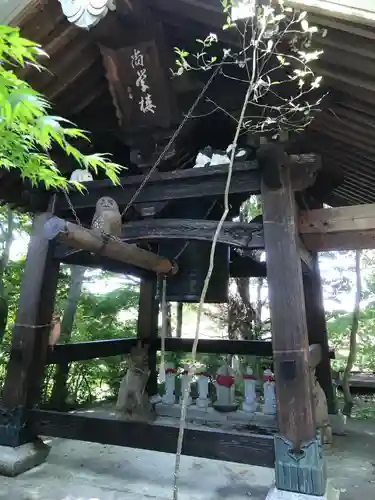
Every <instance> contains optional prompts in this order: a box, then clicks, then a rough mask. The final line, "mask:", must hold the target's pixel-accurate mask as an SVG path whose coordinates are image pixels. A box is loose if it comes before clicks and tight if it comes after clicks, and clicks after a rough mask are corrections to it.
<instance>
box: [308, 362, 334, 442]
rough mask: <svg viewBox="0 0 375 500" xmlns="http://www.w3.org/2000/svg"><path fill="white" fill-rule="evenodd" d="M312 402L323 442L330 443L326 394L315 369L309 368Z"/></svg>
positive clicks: (330, 433)
mask: <svg viewBox="0 0 375 500" xmlns="http://www.w3.org/2000/svg"><path fill="white" fill-rule="evenodd" d="M310 376H311V385H312V394H313V404H314V409H315V423H316V428H317V429H319V430H320V432H321V436H322V443H323V444H331V443H332V428H331V423H330V420H329V416H328V406H327V398H326V395H325V393H324V391H323V389H322V387H321V385H320V384H319V382H318V380H317V378H316V376H315V369H312V368H310Z"/></svg>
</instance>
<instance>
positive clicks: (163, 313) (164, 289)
mask: <svg viewBox="0 0 375 500" xmlns="http://www.w3.org/2000/svg"><path fill="white" fill-rule="evenodd" d="M167 328H168V308H167V278H166V276H163V282H162V292H161V349H160V369H159V380H160V382H161V383H162V384H163V383H164V382H165V338H166V336H167Z"/></svg>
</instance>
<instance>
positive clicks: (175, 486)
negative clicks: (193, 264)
mask: <svg viewBox="0 0 375 500" xmlns="http://www.w3.org/2000/svg"><path fill="white" fill-rule="evenodd" d="M251 93H252V85H251V84H250V85H249V87H248V89H247V92H246V96H245V99H244V103H243V106H242V110H241V115H240V118H239V120H238V125H237V129H236V133H235V136H234V139H233V143H232V150H231V155H230V163H229V165H228V175H227V181H226V184H225V191H224V211H223V214H222V216H221V219H220V221H219V222H218V225H217V227H216V231H215V234H214V237H213V240H212V246H211V252H210V263H209V267H208V271H207V275H206V278H205V281H204V285H203V289H202V293H201V297H200V301H199V307H198V312H197V322H196V328H195V337H194V342H193V348H192V351H191V360H192V363H191V365H190V366H189V373H188V377H189V383H188V384H186V387H185V390H184V394H183V399H182V406H181V417H180V427H179V432H178V439H177V451H176V461H175V470H174V484H173V500H178V479H179V473H180V463H181V452H182V443H183V439H184V431H185V425H186V412H187V407H188V399H189V393H190V382H191V379H192V376H193V373H194V362H195V359H196V355H197V348H198V342H199V329H200V323H201V316H202V312H203V305H204V301H205V298H206V294H207V289H208V285H209V283H210V279H211V276H212V271H213V268H214V257H215V250H216V244H217V241H218V238H219V235H220V231H221V229H222V227H223V224H224V221H225V219H226V218H227V215H228V213H229V210H230V206H229V189H230V185H231V181H232V173H233V163H234V159H235V154H236V149H237V143H238V138H239V136H240V131H241V127H242V124H243V121H244V117H245V112H246V108H247V105H248V102H249V99H250V96H251Z"/></svg>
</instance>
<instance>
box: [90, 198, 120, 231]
mask: <svg viewBox="0 0 375 500" xmlns="http://www.w3.org/2000/svg"><path fill="white" fill-rule="evenodd" d="M91 229H93V230H95V231H96V232H98V233H99V234H100V235H102V234H110V235H112V236H117V237H119V236H120V235H121V214H120V209H119V207H118V205H117V203H116V202H115V200H114V199H113V198H110V197H109V196H103V197H102V198H99V200H98V201H97V203H96V209H95V214H94V217H93V219H92V223H91Z"/></svg>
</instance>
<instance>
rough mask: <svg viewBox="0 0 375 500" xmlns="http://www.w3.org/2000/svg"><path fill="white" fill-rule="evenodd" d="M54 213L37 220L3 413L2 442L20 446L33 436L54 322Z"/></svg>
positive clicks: (0, 420) (0, 421) (0, 416)
mask: <svg viewBox="0 0 375 500" xmlns="http://www.w3.org/2000/svg"><path fill="white" fill-rule="evenodd" d="M50 215H51V214H50V213H45V214H42V215H38V216H36V217H35V219H34V223H33V228H32V233H31V239H30V243H29V248H28V252H27V259H26V267H25V271H24V274H23V279H22V285H21V295H20V300H19V304H18V311H17V315H16V321H15V325H14V327H13V336H12V347H11V352H10V360H9V363H8V368H7V374H6V378H5V383H4V389H3V398H2V409H1V412H0V444H1V445H6V446H18V445H20V444H22V443H23V442H27V441H28V440H30V439H32V438H33V437H34V436H31V435H30V434H29V429H28V428H27V426H25V422H24V411H25V409H26V408H32V407H33V406H34V405H35V404H37V403H38V402H39V398H40V389H41V384H42V382H43V375H44V366H45V360H46V354H47V347H48V337H49V333H50V323H51V321H52V315H53V307H54V301H55V293H56V288H57V281H58V275H59V263H58V261H56V260H53V258H52V256H53V248H52V246H53V243H51V242H50V241H48V240H47V239H46V238H44V237H43V231H44V225H45V223H46V221H47V219H48V218H49V217H50Z"/></svg>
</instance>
